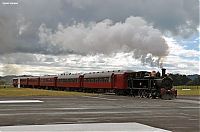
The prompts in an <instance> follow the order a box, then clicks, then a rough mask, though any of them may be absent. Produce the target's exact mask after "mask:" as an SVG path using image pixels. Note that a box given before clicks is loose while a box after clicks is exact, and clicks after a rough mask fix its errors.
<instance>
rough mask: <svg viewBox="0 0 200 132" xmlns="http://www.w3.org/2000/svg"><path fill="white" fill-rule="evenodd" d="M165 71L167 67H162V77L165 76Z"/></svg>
mask: <svg viewBox="0 0 200 132" xmlns="http://www.w3.org/2000/svg"><path fill="white" fill-rule="evenodd" d="M165 72H166V69H165V68H162V77H164V76H165Z"/></svg>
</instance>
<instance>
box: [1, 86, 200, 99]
mask: <svg viewBox="0 0 200 132" xmlns="http://www.w3.org/2000/svg"><path fill="white" fill-rule="evenodd" d="M175 88H176V89H177V92H178V95H200V86H175ZM85 95H94V94H90V93H82V92H69V91H52V90H41V89H30V88H12V87H7V88H4V87H0V97H2V96H3V97H9V96H15V97H17V96H19V97H20V96H85Z"/></svg>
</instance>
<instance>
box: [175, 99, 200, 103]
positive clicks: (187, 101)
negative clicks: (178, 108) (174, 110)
mask: <svg viewBox="0 0 200 132" xmlns="http://www.w3.org/2000/svg"><path fill="white" fill-rule="evenodd" d="M174 101H175V102H183V103H192V104H200V101H195V100H185V99H176V100H174Z"/></svg>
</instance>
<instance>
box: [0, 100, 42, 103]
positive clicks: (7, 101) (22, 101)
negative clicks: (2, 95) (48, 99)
mask: <svg viewBox="0 0 200 132" xmlns="http://www.w3.org/2000/svg"><path fill="white" fill-rule="evenodd" d="M41 102H43V101H40V100H6V101H0V104H11V103H41Z"/></svg>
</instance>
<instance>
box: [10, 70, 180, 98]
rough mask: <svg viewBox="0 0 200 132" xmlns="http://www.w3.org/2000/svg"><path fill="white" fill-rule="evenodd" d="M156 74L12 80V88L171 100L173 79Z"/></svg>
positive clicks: (107, 73) (129, 72) (113, 73)
mask: <svg viewBox="0 0 200 132" xmlns="http://www.w3.org/2000/svg"><path fill="white" fill-rule="evenodd" d="M165 71H166V69H164V68H163V69H162V75H161V74H160V72H159V71H158V72H156V71H152V72H148V71H132V70H117V71H103V72H90V73H85V74H71V73H70V74H61V75H47V76H31V77H19V78H13V86H14V87H18V86H20V87H24V88H41V89H55V90H68V91H79V92H90V93H115V94H116V95H129V96H139V97H142V98H143V97H146V98H154V99H155V98H161V99H174V98H176V97H177V90H176V89H174V88H173V80H172V78H171V77H169V76H168V75H166V74H165Z"/></svg>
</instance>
